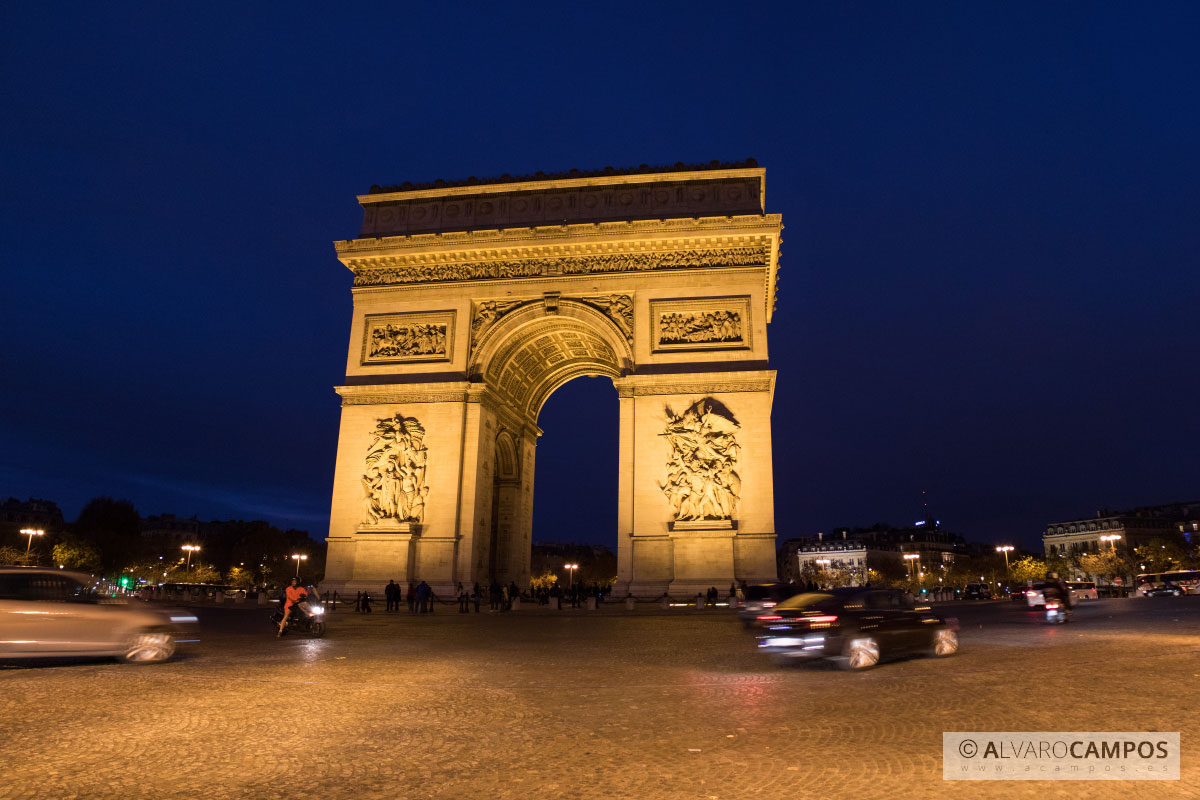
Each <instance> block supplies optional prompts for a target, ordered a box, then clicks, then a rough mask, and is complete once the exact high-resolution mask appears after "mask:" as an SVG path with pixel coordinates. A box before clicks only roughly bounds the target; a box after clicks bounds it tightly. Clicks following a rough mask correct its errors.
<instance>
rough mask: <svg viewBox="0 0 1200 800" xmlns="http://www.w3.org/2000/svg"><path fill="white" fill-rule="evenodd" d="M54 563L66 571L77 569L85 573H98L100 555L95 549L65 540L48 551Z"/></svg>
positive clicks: (78, 542) (72, 540) (75, 541)
mask: <svg viewBox="0 0 1200 800" xmlns="http://www.w3.org/2000/svg"><path fill="white" fill-rule="evenodd" d="M50 552H51V554H52V556H53V558H54V563H55V564H59V565H61V566H63V567H66V568H67V569H79V570H84V571H85V572H93V573H94V572H99V571H100V554H99V553H98V552H96V548H94V547H92V546H91V545H89V544H84V543H83V542H80V541H77V540H75V539H65V540H63V541H62V542H59V543H58V544H56V545H54V549H53V550H51V551H50Z"/></svg>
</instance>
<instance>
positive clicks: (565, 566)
mask: <svg viewBox="0 0 1200 800" xmlns="http://www.w3.org/2000/svg"><path fill="white" fill-rule="evenodd" d="M563 569H565V570H566V571H567V574H568V575H570V577H571V582H570V583H569V584H568V587H570V586H574V585H575V570H577V569H579V565H578V564H563Z"/></svg>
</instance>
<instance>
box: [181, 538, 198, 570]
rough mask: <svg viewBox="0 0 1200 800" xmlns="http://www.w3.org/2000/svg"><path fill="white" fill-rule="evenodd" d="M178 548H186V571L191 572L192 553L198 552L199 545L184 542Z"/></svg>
mask: <svg viewBox="0 0 1200 800" xmlns="http://www.w3.org/2000/svg"><path fill="white" fill-rule="evenodd" d="M179 549H180V550H186V551H187V571H188V572H191V571H192V553H198V552H200V545H198V544H185V545H184V546H183V547H181V548H179Z"/></svg>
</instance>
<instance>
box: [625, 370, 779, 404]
mask: <svg viewBox="0 0 1200 800" xmlns="http://www.w3.org/2000/svg"><path fill="white" fill-rule="evenodd" d="M613 386H615V387H616V388H617V396H618V397H626V398H627V397H647V396H651V395H664V394H688V395H705V394H727V393H732V392H770V393H772V394H774V392H775V370H753V371H750V372H736V371H730V372H703V373H691V374H683V375H671V376H659V375H655V376H640V375H630V376H628V377H624V378H616V379H614V380H613Z"/></svg>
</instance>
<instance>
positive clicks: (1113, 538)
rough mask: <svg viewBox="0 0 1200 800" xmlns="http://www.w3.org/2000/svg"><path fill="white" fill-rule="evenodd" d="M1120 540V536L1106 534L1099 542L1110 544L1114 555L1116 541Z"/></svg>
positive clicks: (1117, 534)
mask: <svg viewBox="0 0 1200 800" xmlns="http://www.w3.org/2000/svg"><path fill="white" fill-rule="evenodd" d="M1120 538H1121V534H1119V533H1113V534H1107V535H1105V536H1101V537H1100V541H1102V542H1109V543H1110V544H1112V551H1113V552H1114V553H1115V552H1117V540H1118V539H1120Z"/></svg>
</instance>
